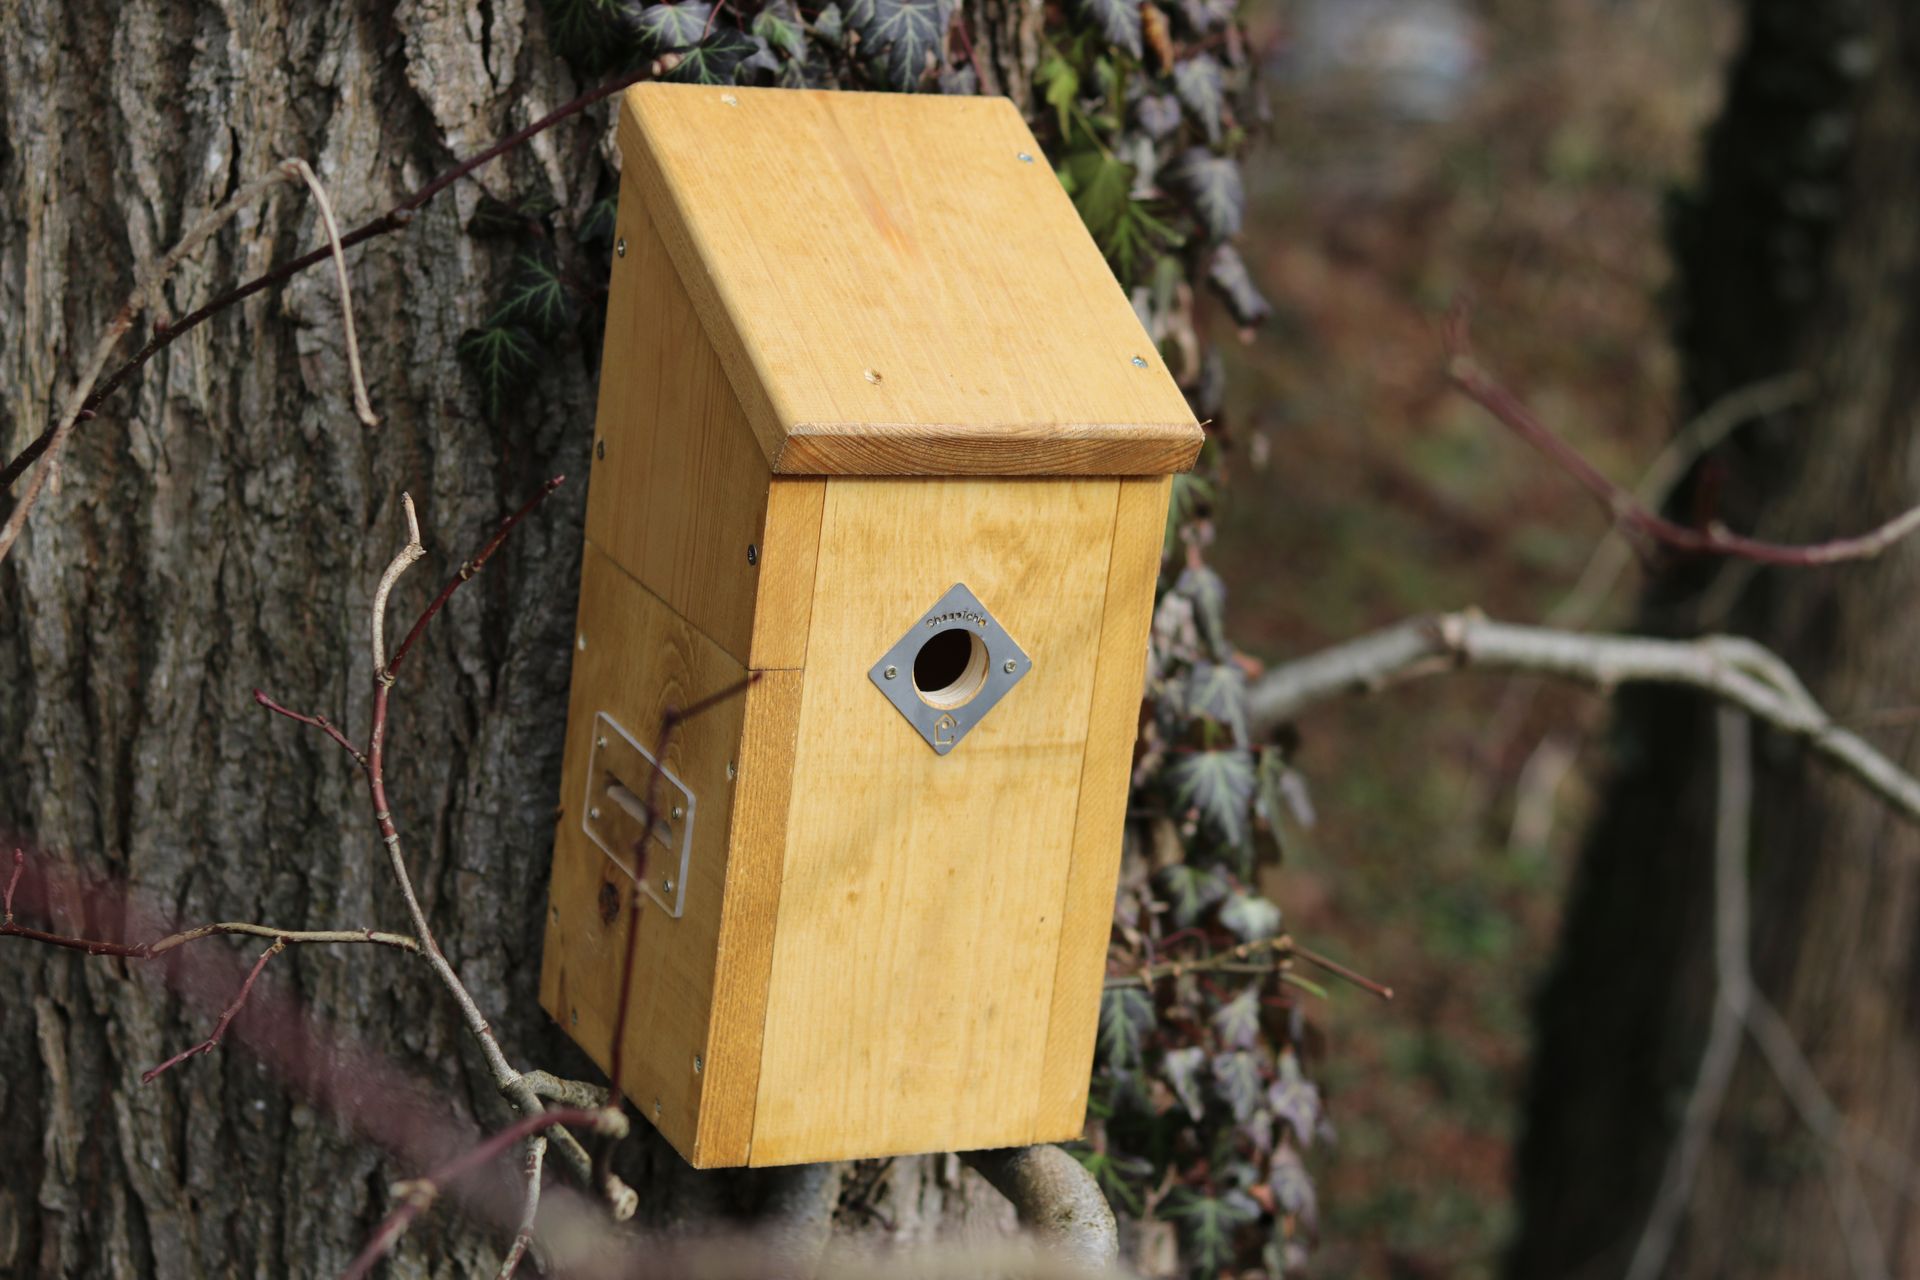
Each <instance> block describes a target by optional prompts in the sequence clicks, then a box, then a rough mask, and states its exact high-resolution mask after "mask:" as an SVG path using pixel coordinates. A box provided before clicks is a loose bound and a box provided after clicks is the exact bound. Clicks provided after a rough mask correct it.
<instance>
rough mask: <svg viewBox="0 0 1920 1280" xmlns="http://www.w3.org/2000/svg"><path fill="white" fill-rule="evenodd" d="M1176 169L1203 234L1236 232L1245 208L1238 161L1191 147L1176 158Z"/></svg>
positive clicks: (1218, 237)
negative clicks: (1178, 163) (1195, 212)
mask: <svg viewBox="0 0 1920 1280" xmlns="http://www.w3.org/2000/svg"><path fill="white" fill-rule="evenodd" d="M1178 172H1179V176H1180V181H1181V183H1182V184H1183V185H1184V186H1185V187H1186V189H1187V192H1188V194H1189V195H1191V196H1192V197H1193V207H1194V209H1195V210H1196V211H1198V213H1199V214H1200V224H1201V225H1202V226H1204V227H1205V228H1206V229H1207V234H1208V235H1210V236H1212V237H1213V238H1214V239H1215V240H1225V239H1226V238H1227V237H1228V236H1236V235H1239V234H1240V224H1241V222H1242V220H1243V219H1244V217H1245V215H1246V207H1247V193H1246V188H1245V187H1244V186H1243V185H1242V184H1241V181H1240V165H1239V162H1237V161H1235V160H1232V159H1229V158H1228V157H1226V156H1218V155H1215V154H1214V153H1213V152H1211V151H1208V150H1207V149H1206V148H1204V147H1193V148H1191V149H1189V150H1188V151H1187V152H1186V154H1184V155H1182V156H1181V157H1180V167H1179V171H1178Z"/></svg>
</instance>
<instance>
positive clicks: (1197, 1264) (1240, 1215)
mask: <svg viewBox="0 0 1920 1280" xmlns="http://www.w3.org/2000/svg"><path fill="white" fill-rule="evenodd" d="M1160 1212H1161V1216H1163V1217H1165V1218H1167V1219H1168V1220H1170V1221H1172V1222H1174V1223H1177V1224H1178V1225H1179V1228H1180V1239H1181V1241H1182V1242H1183V1243H1184V1244H1185V1245H1186V1253H1187V1262H1188V1265H1189V1267H1190V1269H1191V1273H1192V1275H1193V1276H1195V1277H1196V1280H1216V1278H1217V1277H1218V1276H1219V1274H1220V1273H1221V1272H1222V1271H1225V1270H1227V1269H1228V1268H1229V1267H1231V1266H1233V1265H1234V1261H1235V1259H1236V1257H1237V1256H1238V1251H1237V1250H1236V1249H1235V1248H1234V1246H1233V1237H1234V1233H1235V1232H1237V1231H1239V1230H1240V1228H1242V1227H1246V1226H1251V1225H1252V1224H1253V1223H1256V1222H1258V1221H1260V1205H1259V1203H1258V1202H1257V1201H1255V1200H1254V1198H1253V1197H1252V1196H1250V1195H1248V1194H1247V1193H1246V1192H1244V1191H1229V1192H1227V1193H1226V1194H1224V1195H1222V1196H1218V1197H1214V1196H1209V1195H1205V1194H1202V1193H1201V1192H1198V1191H1194V1190H1192V1189H1191V1188H1188V1187H1175V1188H1174V1190H1173V1192H1172V1194H1170V1195H1169V1196H1168V1197H1167V1200H1166V1204H1165V1205H1164V1206H1163V1207H1162V1209H1161V1211H1160Z"/></svg>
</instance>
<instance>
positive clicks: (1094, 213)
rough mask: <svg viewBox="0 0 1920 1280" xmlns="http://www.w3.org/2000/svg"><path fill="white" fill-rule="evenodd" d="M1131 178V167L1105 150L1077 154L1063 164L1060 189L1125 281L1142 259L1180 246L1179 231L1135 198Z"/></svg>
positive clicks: (1132, 173) (1132, 172) (1132, 274)
mask: <svg viewBox="0 0 1920 1280" xmlns="http://www.w3.org/2000/svg"><path fill="white" fill-rule="evenodd" d="M1133 178H1134V169H1133V166H1132V165H1130V164H1128V163H1126V162H1125V161H1124V160H1121V159H1120V158H1119V157H1117V156H1115V155H1112V154H1110V153H1108V152H1104V151H1098V150H1089V151H1076V152H1074V153H1073V154H1072V155H1069V156H1068V157H1067V158H1066V159H1065V160H1064V161H1062V162H1061V164H1060V185H1062V186H1063V187H1065V188H1066V189H1067V194H1068V195H1070V196H1072V197H1073V204H1074V207H1075V208H1076V209H1078V210H1079V211H1080V220H1081V221H1082V222H1084V223H1086V224H1087V230H1088V231H1090V232H1091V233H1092V234H1093V238H1094V242H1095V243H1097V244H1098V245H1099V246H1100V251H1101V252H1102V253H1104V254H1106V256H1107V260H1108V261H1109V262H1111V263H1112V264H1113V266H1114V269H1115V270H1116V271H1117V272H1119V274H1120V277H1121V279H1122V280H1123V281H1130V280H1132V279H1133V276H1134V270H1135V268H1136V267H1137V266H1139V264H1140V261H1141V259H1142V258H1144V257H1146V256H1149V255H1151V254H1153V253H1155V252H1157V250H1158V249H1159V247H1160V246H1162V245H1177V244H1179V243H1180V242H1181V238H1180V235H1179V233H1178V232H1176V231H1175V230H1174V229H1173V228H1172V227H1169V226H1168V225H1167V224H1166V223H1164V222H1162V221H1161V220H1160V219H1158V218H1156V217H1154V216H1153V214H1152V213H1150V212H1149V211H1148V210H1147V207H1146V206H1145V205H1144V204H1142V203H1141V202H1140V201H1138V200H1136V199H1135V198H1134V195H1133Z"/></svg>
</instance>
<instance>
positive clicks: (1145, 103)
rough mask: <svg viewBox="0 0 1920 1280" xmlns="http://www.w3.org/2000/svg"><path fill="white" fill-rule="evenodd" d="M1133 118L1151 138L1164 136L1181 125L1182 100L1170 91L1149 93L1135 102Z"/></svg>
mask: <svg viewBox="0 0 1920 1280" xmlns="http://www.w3.org/2000/svg"><path fill="white" fill-rule="evenodd" d="M1133 118H1134V120H1135V121H1137V122H1138V123H1139V125H1140V130H1141V132H1143V133H1145V134H1146V135H1147V136H1148V137H1149V138H1164V137H1166V136H1167V135H1169V134H1171V133H1172V132H1173V131H1174V130H1175V129H1178V128H1179V127H1180V120H1181V112H1180V100H1179V99H1178V98H1176V97H1174V96H1173V95H1172V94H1170V93H1149V94H1145V95H1143V96H1142V97H1141V99H1140V100H1139V101H1138V102H1136V103H1134V104H1133Z"/></svg>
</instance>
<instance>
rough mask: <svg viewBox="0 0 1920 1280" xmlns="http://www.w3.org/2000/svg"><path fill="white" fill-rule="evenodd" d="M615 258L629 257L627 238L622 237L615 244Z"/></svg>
mask: <svg viewBox="0 0 1920 1280" xmlns="http://www.w3.org/2000/svg"><path fill="white" fill-rule="evenodd" d="M613 256H614V257H616V258H624V257H626V256H627V238H626V237H625V236H621V237H620V238H619V239H618V240H615V241H614V242H613Z"/></svg>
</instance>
